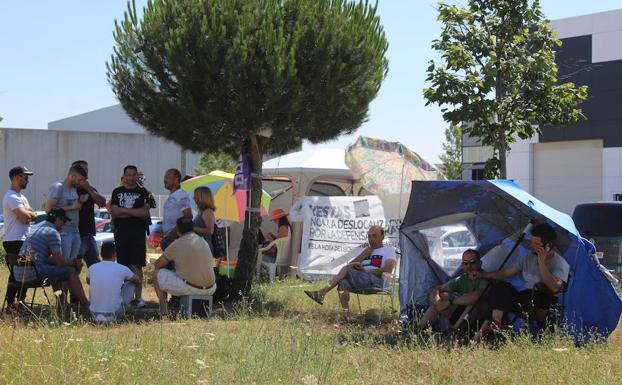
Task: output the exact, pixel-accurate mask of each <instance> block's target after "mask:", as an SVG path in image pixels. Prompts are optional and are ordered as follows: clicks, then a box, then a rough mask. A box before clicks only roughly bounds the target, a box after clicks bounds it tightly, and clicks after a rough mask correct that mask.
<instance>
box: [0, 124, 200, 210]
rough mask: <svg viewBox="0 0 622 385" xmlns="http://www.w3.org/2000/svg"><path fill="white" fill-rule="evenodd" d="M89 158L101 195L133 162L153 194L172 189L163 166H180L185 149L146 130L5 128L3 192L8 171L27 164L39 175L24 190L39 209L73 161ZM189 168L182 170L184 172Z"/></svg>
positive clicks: (191, 161)
mask: <svg viewBox="0 0 622 385" xmlns="http://www.w3.org/2000/svg"><path fill="white" fill-rule="evenodd" d="M184 156H185V158H186V170H185V172H186V173H188V174H192V173H194V167H195V166H196V165H198V163H199V154H195V153H191V152H185V153H184ZM78 159H84V160H86V161H87V162H88V163H89V179H90V181H91V184H92V185H93V186H95V187H96V188H97V189H98V190H99V191H100V192H101V193H102V194H110V193H111V192H112V190H113V189H114V188H115V187H116V186H117V184H118V183H119V179H120V177H121V175H122V174H123V167H124V166H126V165H128V164H134V165H136V166H137V167H138V169H139V170H142V171H143V172H144V173H145V177H146V187H147V188H148V189H149V190H150V191H152V192H153V193H154V194H168V192H167V191H166V190H165V189H164V186H163V184H162V178H163V175H164V171H165V170H166V169H168V168H172V167H175V168H179V169H181V164H182V151H181V149H180V147H179V146H177V145H176V144H173V143H171V142H168V141H165V140H164V139H161V138H158V137H155V136H151V135H145V134H119V133H96V132H71V131H51V130H30V129H6V128H3V129H0V192H2V194H4V192H5V191H6V190H7V189H8V188H9V178H8V171H9V169H11V168H12V167H14V166H17V165H24V166H26V167H28V168H29V169H31V170H33V171H34V173H35V175H34V176H32V177H31V179H30V183H29V184H28V187H27V189H26V190H25V192H24V193H25V195H26V196H27V197H28V200H29V201H30V204H31V205H32V206H33V208H40V207H41V205H42V204H43V202H44V201H45V199H46V195H47V191H48V188H49V186H50V184H51V183H53V182H54V181H56V180H59V179H62V178H64V176H65V175H66V174H67V170H68V169H69V166H70V165H71V163H72V162H73V161H74V160H78ZM183 172H184V170H182V173H183Z"/></svg>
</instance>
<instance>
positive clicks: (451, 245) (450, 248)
mask: <svg viewBox="0 0 622 385" xmlns="http://www.w3.org/2000/svg"><path fill="white" fill-rule="evenodd" d="M441 247H442V249H443V266H442V267H443V269H444V270H445V271H455V270H456V269H457V268H458V267H459V266H460V264H461V263H462V253H464V252H465V251H466V250H468V249H477V240H476V239H475V237H474V236H473V234H471V232H470V231H469V230H468V229H467V228H466V227H465V226H452V227H450V228H449V229H447V231H446V232H445V233H444V234H443V235H441Z"/></svg>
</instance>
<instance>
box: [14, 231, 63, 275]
mask: <svg viewBox="0 0 622 385" xmlns="http://www.w3.org/2000/svg"><path fill="white" fill-rule="evenodd" d="M55 251H61V241H60V233H59V232H58V231H56V228H55V227H54V225H53V224H52V223H51V222H48V221H45V222H43V224H41V225H40V226H39V227H37V228H36V229H35V230H34V231H33V232H32V233H30V235H28V236H27V237H26V240H25V241H24V244H23V245H22V249H21V250H20V251H19V254H20V255H29V256H31V257H32V258H33V260H34V263H35V264H37V265H53V263H52V262H51V261H50V255H51V254H52V252H55Z"/></svg>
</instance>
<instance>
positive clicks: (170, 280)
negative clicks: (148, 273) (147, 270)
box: [153, 217, 216, 317]
mask: <svg viewBox="0 0 622 385" xmlns="http://www.w3.org/2000/svg"><path fill="white" fill-rule="evenodd" d="M176 226H177V232H178V233H179V234H180V236H179V238H177V239H176V240H175V241H174V242H173V243H171V245H170V246H169V247H168V248H167V249H166V250H165V251H164V253H163V254H162V256H161V257H160V258H158V259H157V260H156V262H155V268H156V271H155V272H154V274H153V287H154V289H155V291H156V294H157V295H158V300H159V301H160V314H161V315H162V316H164V317H167V316H168V315H169V313H168V304H167V302H166V299H167V298H166V296H167V293H169V294H172V295H176V296H182V295H213V294H214V292H215V291H216V278H215V275H214V267H213V266H212V252H211V251H210V249H209V245H208V244H207V242H205V239H203V238H202V237H200V236H199V235H197V234H196V233H194V231H193V225H192V219H190V218H186V217H181V218H179V219H177V222H176ZM170 262H175V271H171V270H168V269H165V268H164V267H165V266H166V265H168V264H169V263H170Z"/></svg>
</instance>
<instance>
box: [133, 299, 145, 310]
mask: <svg viewBox="0 0 622 385" xmlns="http://www.w3.org/2000/svg"><path fill="white" fill-rule="evenodd" d="M131 304H132V306H134V307H136V308H139V309H141V308H143V307H145V306H147V304H146V303H145V301H144V300H143V299H142V298H139V299H135V300H133V301H132V302H131Z"/></svg>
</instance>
